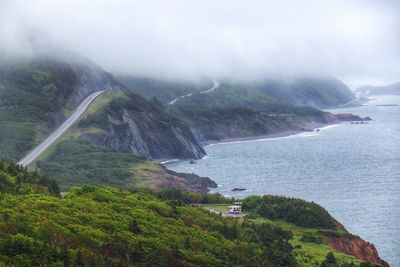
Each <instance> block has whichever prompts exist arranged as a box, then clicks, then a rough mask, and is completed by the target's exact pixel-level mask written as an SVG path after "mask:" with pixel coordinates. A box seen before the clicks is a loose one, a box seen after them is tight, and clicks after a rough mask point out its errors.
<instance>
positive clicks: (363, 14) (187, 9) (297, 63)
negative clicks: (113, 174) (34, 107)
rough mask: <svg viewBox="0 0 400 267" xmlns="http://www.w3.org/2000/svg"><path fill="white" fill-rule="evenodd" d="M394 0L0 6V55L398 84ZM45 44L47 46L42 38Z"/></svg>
mask: <svg viewBox="0 0 400 267" xmlns="http://www.w3.org/2000/svg"><path fill="white" fill-rule="evenodd" d="M398 10H400V6H399V4H397V3H396V1H395V0H393V1H389V0H376V1H372V0H364V1H362V0H354V1H351V0H335V1H320V0H301V1H294V0H292V1H289V0H280V1H277V0H267V1H261V0H260V1H251V0H250V1H235V0H221V1H215V0H194V1H186V0H181V1H174V0H172V1H161V0H159V1H158V0H151V1H148V0H147V1H145V0H144V1H129V0H120V1H105V0H85V1H78V0H68V1H67V0H65V1H54V0H32V1H22V0H21V1H18V0H16V1H0V49H1V51H2V53H3V54H8V55H31V54H33V53H34V52H35V48H34V47H33V46H32V44H33V43H36V44H37V43H39V44H43V43H47V42H49V43H52V44H53V45H54V44H56V46H62V47H64V48H66V49H69V50H71V51H75V52H78V53H80V54H82V55H84V56H86V57H89V58H91V59H92V60H94V61H95V62H97V63H98V64H100V65H102V66H103V67H104V68H106V69H107V70H109V71H111V72H114V73H123V74H133V75H145V76H152V77H169V78H185V79H192V78H199V77H216V78H220V77H227V78H240V79H258V78H263V77H266V76H269V77H270V76H276V75H332V76H336V77H339V78H342V79H344V80H346V81H349V82H353V83H357V82H359V83H360V82H361V81H363V82H364V81H365V82H366V81H368V80H369V81H376V82H377V81H379V82H380V83H385V82H389V81H392V80H396V79H399V80H400V49H399V47H400V25H399V19H400V18H399V14H398ZM43 40H46V41H43Z"/></svg>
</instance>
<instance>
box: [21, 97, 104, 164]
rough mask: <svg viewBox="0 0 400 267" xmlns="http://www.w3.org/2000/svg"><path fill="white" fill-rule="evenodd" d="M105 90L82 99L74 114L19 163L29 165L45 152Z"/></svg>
mask: <svg viewBox="0 0 400 267" xmlns="http://www.w3.org/2000/svg"><path fill="white" fill-rule="evenodd" d="M104 92H105V91H98V92H95V93H93V94H91V95H89V96H88V97H86V98H85V100H83V101H82V103H81V104H80V105H79V106H78V108H77V109H76V110H75V111H74V113H72V115H71V116H70V117H69V118H68V119H67V120H66V121H65V122H64V123H63V124H61V126H60V127H58V128H57V129H56V130H55V131H54V132H53V133H52V134H51V135H49V136H48V137H47V138H46V139H45V140H44V141H43V142H42V143H41V144H40V145H39V146H37V147H36V148H35V149H34V150H32V151H31V152H30V153H29V154H28V155H26V156H25V157H24V158H23V159H22V160H21V161H20V162H19V164H21V165H23V166H27V165H29V164H30V163H31V162H32V161H34V160H35V159H36V158H37V157H38V156H39V155H40V154H42V153H43V151H45V150H46V149H47V148H48V147H49V146H50V145H51V144H53V143H54V141H56V140H57V139H58V138H60V136H61V135H62V134H63V133H65V132H66V131H67V130H68V128H70V127H71V126H72V124H74V122H76V121H77V120H78V119H79V117H80V116H82V114H83V113H84V112H85V110H86V109H87V108H88V107H89V105H90V103H92V101H93V100H94V99H95V98H96V97H98V96H99V95H101V94H102V93H104Z"/></svg>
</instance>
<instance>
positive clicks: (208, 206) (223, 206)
mask: <svg viewBox="0 0 400 267" xmlns="http://www.w3.org/2000/svg"><path fill="white" fill-rule="evenodd" d="M202 207H204V208H206V209H215V210H219V211H222V212H226V211H229V204H204V205H202Z"/></svg>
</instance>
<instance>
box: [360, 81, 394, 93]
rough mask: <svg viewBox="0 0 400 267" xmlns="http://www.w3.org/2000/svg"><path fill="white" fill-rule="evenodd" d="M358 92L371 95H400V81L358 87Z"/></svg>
mask: <svg viewBox="0 0 400 267" xmlns="http://www.w3.org/2000/svg"><path fill="white" fill-rule="evenodd" d="M356 92H359V93H362V94H369V95H400V82H397V83H393V84H389V85H386V86H370V85H368V86H363V87H360V88H357V89H356Z"/></svg>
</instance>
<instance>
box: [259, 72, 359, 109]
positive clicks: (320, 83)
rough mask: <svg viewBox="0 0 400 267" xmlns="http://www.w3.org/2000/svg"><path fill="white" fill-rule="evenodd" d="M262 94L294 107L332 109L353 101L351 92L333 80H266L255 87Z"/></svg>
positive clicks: (339, 82)
mask: <svg viewBox="0 0 400 267" xmlns="http://www.w3.org/2000/svg"><path fill="white" fill-rule="evenodd" d="M255 87H256V88H257V89H258V90H260V91H261V92H263V93H264V94H266V95H268V96H271V97H275V98H277V99H281V100H285V101H288V102H290V103H292V104H294V105H296V106H309V107H314V108H333V107H340V106H343V105H345V104H347V103H349V102H350V101H352V100H354V99H355V96H354V94H353V93H352V92H351V90H350V89H349V88H348V87H347V86H346V85H345V84H344V83H342V82H341V81H339V80H338V79H335V78H294V79H287V80H267V81H265V82H261V83H258V84H256V85H255Z"/></svg>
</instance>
